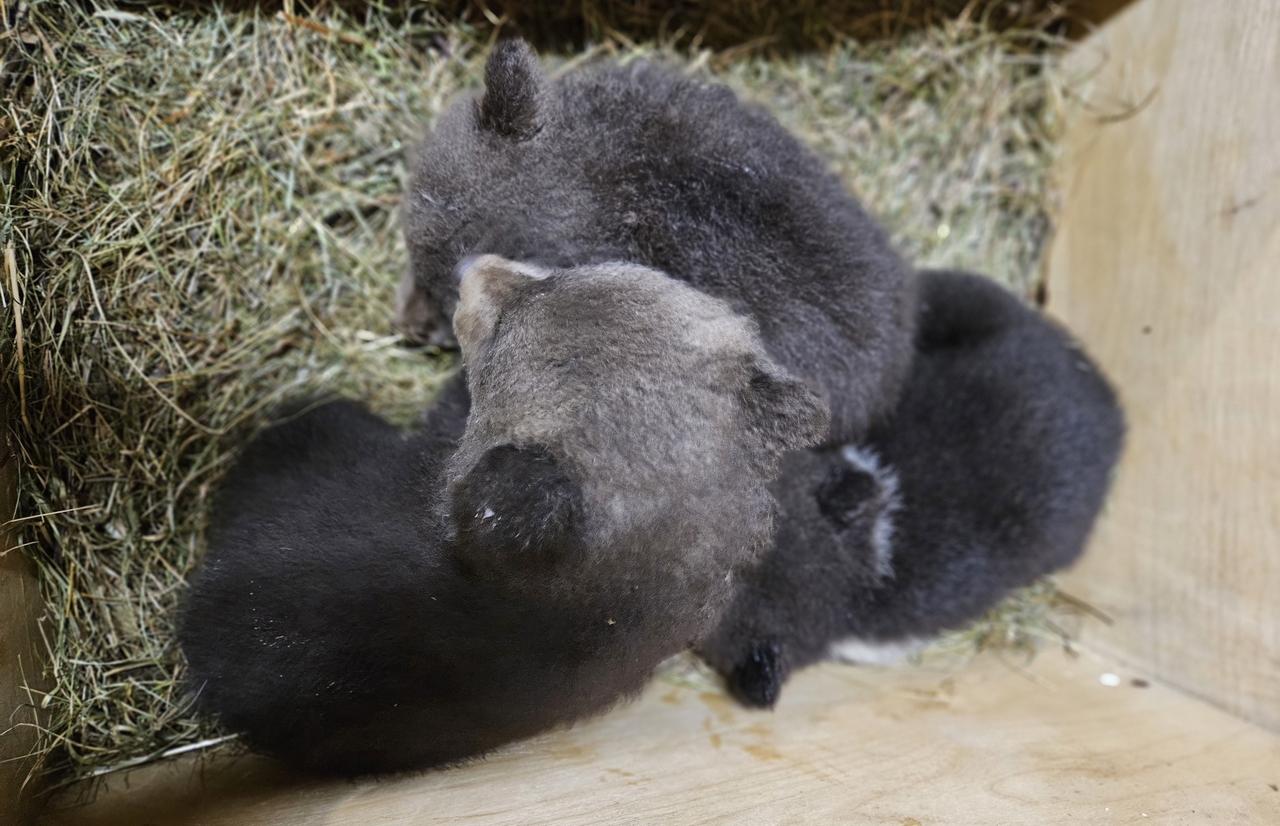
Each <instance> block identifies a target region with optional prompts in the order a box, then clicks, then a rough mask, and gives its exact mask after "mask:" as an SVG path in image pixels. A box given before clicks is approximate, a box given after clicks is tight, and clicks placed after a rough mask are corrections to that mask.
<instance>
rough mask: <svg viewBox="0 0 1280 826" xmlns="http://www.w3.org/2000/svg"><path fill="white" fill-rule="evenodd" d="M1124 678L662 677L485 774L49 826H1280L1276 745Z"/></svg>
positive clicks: (213, 774) (189, 798)
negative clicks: (773, 699) (1108, 681)
mask: <svg viewBox="0 0 1280 826" xmlns="http://www.w3.org/2000/svg"><path fill="white" fill-rule="evenodd" d="M1110 671H1111V669H1110V668H1109V667H1108V666H1105V665H1103V664H1101V663H1100V662H1099V661H1096V660H1094V659H1092V658H1091V657H1089V656H1088V655H1084V656H1082V657H1081V658H1080V659H1073V658H1071V657H1068V656H1067V655H1065V654H1063V653H1061V652H1059V651H1049V652H1045V653H1042V654H1041V655H1040V657H1039V658H1038V659H1037V660H1036V661H1035V662H1034V663H1032V664H1031V666H1030V667H1029V668H1028V669H1026V670H1021V669H1020V668H1015V667H1012V666H1011V665H1009V664H1006V663H1004V662H1001V661H998V660H997V659H995V658H994V657H984V658H982V659H980V660H978V661H976V662H974V663H972V664H970V665H969V667H967V668H964V669H961V670H959V671H958V672H955V673H948V672H947V671H944V670H935V669H923V668H917V667H901V668H897V669H859V668H854V667H851V666H837V665H830V666H822V667H820V668H818V669H814V670H810V671H808V672H805V673H803V674H801V675H800V676H799V677H798V678H797V679H796V680H794V681H793V682H792V683H791V684H790V685H789V686H788V688H787V690H786V692H785V693H784V696H783V701H782V703H781V706H780V707H779V709H778V710H777V711H776V712H772V713H770V712H749V711H745V710H743V709H740V708H739V707H737V706H735V705H734V704H733V703H732V702H731V701H730V700H728V699H727V698H726V697H725V696H724V695H722V694H720V693H719V692H718V691H711V690H708V689H707V687H706V686H697V685H695V686H687V685H680V684H678V683H675V682H672V681H659V682H657V683H655V684H654V685H653V686H651V688H650V690H649V691H648V692H647V693H646V694H645V695H644V697H643V698H642V699H641V700H640V701H639V702H637V703H635V704H633V705H630V706H626V707H623V708H621V709H617V710H615V711H614V712H613V713H611V714H609V715H607V716H605V717H603V718H601V719H598V720H594V721H591V722H589V723H586V724H583V725H580V726H578V727H576V728H574V729H572V730H569V731H565V732H559V733H556V734H552V735H549V736H546V737H543V738H540V739H537V740H534V741H531V742H528V743H525V744H521V745H519V746H516V747H513V748H511V749H508V750H507V751H504V752H502V753H499V754H497V755H494V756H493V757H491V758H489V759H488V760H486V761H484V762H481V763H476V764H473V765H470V766H464V767H460V768H456V769H450V770H447V771H440V772H434V773H425V774H420V775H416V776H408V777H402V778H399V779H393V780H384V781H360V782H336V783H327V784H322V783H314V782H307V781H301V780H296V779H290V778H289V777H287V776H286V775H284V774H283V773H282V772H280V771H279V770H277V769H274V768H273V767H271V766H270V764H268V763H266V762H265V761H261V760H259V759H256V758H240V759H238V760H234V761H230V762H222V763H219V762H217V761H215V762H214V763H213V764H212V765H210V766H207V767H205V768H204V769H203V771H202V770H201V769H200V768H199V765H198V763H196V762H194V761H179V762H176V763H172V764H170V765H167V766H161V767H158V768H151V769H143V770H139V771H135V772H134V773H133V774H132V775H131V776H127V777H124V778H119V777H118V778H115V779H114V780H113V781H112V782H111V783H110V785H109V788H108V791H107V793H106V794H105V795H104V796H102V797H100V798H99V800H98V802H97V803H96V804H94V805H92V806H89V807H82V808H71V809H64V810H63V811H62V812H61V813H55V814H51V815H50V816H49V817H48V819H47V821H46V823H47V824H48V826H71V824H84V826H93V825H94V824H98V826H105V825H107V824H110V826H124V824H129V825H130V826H133V824H148V823H154V824H166V826H168V825H170V824H172V826H183V825H184V824H188V825H189V824H207V825H208V826H253V824H278V825H279V826H291V825H292V824H297V825H298V826H301V824H308V826H310V824H371V825H375V826H392V825H393V824H394V825H395V826H400V825H402V824H403V826H408V824H421V823H433V824H453V823H459V824H461V823H466V824H522V825H524V824H557V826H559V825H561V824H565V825H569V824H594V823H609V824H623V823H662V824H684V823H722V824H733V825H734V826H739V824H772V823H813V824H831V823H884V824H894V826H906V825H908V824H917V825H918V824H931V823H947V824H965V823H973V824H991V823H1036V824H1053V823H1111V822H1115V823H1128V822H1133V823H1140V822H1141V823H1145V822H1151V823H1197V822H1210V821H1212V822H1218V823H1223V822H1225V823H1280V737H1277V736H1275V735H1273V734H1271V733H1269V732H1266V731H1264V730H1263V729H1261V728H1259V727H1257V726H1253V725H1251V724H1249V723H1247V722H1244V721H1242V720H1239V719H1237V718H1234V717H1231V716H1230V715H1227V714H1225V713H1224V712H1221V711H1219V710H1217V709H1215V708H1213V707H1212V706H1209V705H1208V704H1206V703H1202V702H1200V701H1197V700H1193V699H1190V698H1188V697H1186V696H1184V695H1182V694H1180V693H1178V692H1175V691H1173V690H1170V689H1167V688H1162V687H1159V686H1157V685H1147V686H1141V685H1135V684H1133V682H1132V679H1133V676H1132V675H1131V674H1127V673H1120V674H1117V675H1116V676H1117V677H1119V679H1120V684H1119V685H1117V686H1115V687H1107V686H1104V685H1102V684H1101V683H1100V682H1099V676H1100V675H1101V674H1103V673H1109V672H1110ZM71 802H72V800H71V799H69V798H64V799H63V800H61V801H60V803H61V805H63V806H67V805H69V804H70V803H71Z"/></svg>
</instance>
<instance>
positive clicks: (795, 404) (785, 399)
mask: <svg viewBox="0 0 1280 826" xmlns="http://www.w3.org/2000/svg"><path fill="white" fill-rule="evenodd" d="M741 394H742V401H743V406H744V407H745V408H746V411H747V416H748V417H749V419H750V422H751V428H752V430H753V431H754V432H757V433H759V434H761V435H762V436H763V437H764V439H765V442H766V444H767V445H768V446H769V447H771V448H773V449H774V450H776V451H778V452H782V451H785V450H797V449H799V448H802V447H809V446H811V445H815V444H817V443H818V442H820V441H822V440H823V439H824V438H826V435H827V429H828V428H829V427H830V425H831V411H830V409H829V408H828V407H827V404H826V402H824V401H823V400H822V399H820V398H818V395H817V394H816V393H814V392H813V390H811V389H810V388H809V386H808V385H807V384H805V383H804V382H803V381H801V380H800V379H798V378H796V377H795V376H792V375H791V374H790V373H788V372H787V371H785V370H783V369H782V368H781V367H779V366H778V365H776V364H774V363H773V362H771V361H768V360H767V359H762V358H752V359H751V362H750V364H749V365H748V369H747V383H746V386H745V387H744V388H743V389H742V391H741Z"/></svg>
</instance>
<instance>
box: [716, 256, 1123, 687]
mask: <svg viewBox="0 0 1280 826" xmlns="http://www.w3.org/2000/svg"><path fill="white" fill-rule="evenodd" d="M921 284H922V289H921V307H920V321H919V333H918V338H917V341H916V358H915V364H914V365H913V367H912V369H911V373H910V376H909V377H908V379H907V384H906V388H905V390H904V392H903V396H902V399H901V401H899V403H898V406H897V409H896V411H895V412H894V413H893V415H892V416H891V417H890V418H889V419H888V420H887V421H886V422H885V423H884V424H882V425H880V426H878V427H876V428H875V429H873V431H872V432H871V434H870V436H869V438H868V439H867V441H866V442H864V443H861V444H856V445H846V446H844V447H843V448H837V449H834V450H830V451H801V452H797V453H794V454H790V455H788V456H787V458H786V461H785V462H784V464H783V468H782V473H781V476H780V478H779V480H778V482H777V483H776V484H775V485H774V491H775V494H776V496H777V498H778V500H779V504H780V506H781V515H780V517H779V519H778V530H777V536H776V538H775V541H774V547H773V549H772V550H771V551H770V552H769V553H768V554H767V555H766V557H765V560H764V562H763V564H762V565H761V566H760V568H759V569H758V570H756V571H753V572H751V573H749V574H748V575H747V576H746V577H744V587H743V589H742V592H741V593H740V594H739V596H738V597H737V598H736V599H735V601H734V603H733V606H732V608H731V609H730V610H729V612H728V614H727V615H726V618H725V621H724V622H723V623H722V624H721V626H720V628H719V629H718V631H717V632H716V633H715V634H713V635H712V636H711V638H710V639H708V640H707V641H705V642H704V643H703V644H702V646H701V652H702V654H703V655H704V656H705V657H706V659H707V660H708V661H709V662H710V663H711V664H712V665H713V666H714V667H715V668H716V669H717V670H719V671H720V672H721V673H722V674H724V675H725V677H726V678H727V680H728V682H729V686H730V688H731V689H732V690H733V692H734V693H735V694H736V695H737V696H738V697H739V699H741V700H743V701H744V702H746V703H747V704H749V705H758V706H769V705H772V704H773V703H774V702H775V700H776V699H777V697H778V694H779V692H780V690H781V688H782V685H783V683H784V682H785V681H786V679H787V677H788V676H789V675H790V673H791V672H792V671H794V670H795V669H798V668H802V667H804V666H806V665H809V664H811V663H813V662H816V661H818V660H821V659H826V658H836V659H844V660H852V661H858V662H884V661H887V660H893V659H897V658H901V657H902V656H904V655H905V654H908V653H910V652H912V651H914V650H916V649H917V648H919V647H920V646H922V645H923V644H924V643H925V642H926V641H927V640H928V639H930V638H931V637H933V636H934V635H936V634H938V633H939V632H941V631H944V630H946V629H949V628H955V627H957V626H960V625H963V624H964V623H967V622H970V621H972V620H973V619H976V618H977V617H978V616H979V615H981V614H982V613H983V612H984V611H986V610H987V609H988V608H990V607H991V606H992V605H994V604H995V603H996V601H998V600H999V599H1000V598H1001V597H1003V596H1004V595H1005V594H1007V593H1008V592H1009V591H1010V590H1011V589H1013V588H1017V587H1020V586H1023V585H1028V584H1030V583H1031V582H1033V581H1034V580H1035V579H1036V578H1038V577H1040V576H1043V575H1045V574H1047V573H1050V572H1052V571H1055V570H1057V569H1059V568H1062V567H1064V566H1066V565H1069V564H1071V563H1072V562H1073V561H1075V559H1076V558H1077V557H1078V556H1079V555H1080V552H1081V551H1082V550H1083V549H1084V544H1085V540H1086V539H1087V538H1088V535H1089V531H1090V528H1091V527H1092V526H1093V522H1094V519H1095V518H1096V517H1097V515H1098V511H1099V510H1100V509H1101V507H1102V503H1103V500H1104V498H1105V496H1106V492H1107V488H1108V486H1109V483H1110V477H1111V470H1112V467H1113V466H1114V465H1115V462H1116V459H1117V457H1118V455H1119V452H1120V447H1121V442H1122V440H1123V435H1124V418H1123V415H1122V413H1121V410H1120V407H1119V404H1118V403H1117V400H1116V397H1115V394H1114V393H1113V391H1112V390H1111V387H1110V386H1109V385H1108V383H1107V381H1106V378H1105V377H1104V376H1103V375H1102V373H1101V371H1099V370H1098V368H1097V367H1096V366H1095V365H1094V364H1093V363H1092V362H1091V361H1090V360H1089V358H1088V356H1086V355H1085V354H1084V352H1082V351H1081V350H1080V348H1079V347H1078V345H1076V344H1075V342H1074V341H1072V339H1071V338H1070V336H1069V335H1067V333H1066V332H1065V331H1064V330H1062V329H1061V328H1059V327H1058V326H1057V325H1055V324H1053V323H1052V322H1050V321H1049V320H1047V319H1045V318H1043V317H1042V316H1040V315H1038V314H1037V313H1035V312H1034V311H1033V310H1031V309H1029V308H1027V307H1025V306H1023V305H1021V304H1020V303H1019V302H1018V300H1017V299H1016V298H1014V297H1013V296H1012V295H1010V294H1009V293H1008V292H1007V291H1006V290H1004V289H1003V288H1001V287H1000V286H998V285H996V284H995V283H993V282H991V281H989V280H987V279H983V278H980V277H978V276H973V275H967V274H963V273H950V272H926V273H923V274H922V280H921Z"/></svg>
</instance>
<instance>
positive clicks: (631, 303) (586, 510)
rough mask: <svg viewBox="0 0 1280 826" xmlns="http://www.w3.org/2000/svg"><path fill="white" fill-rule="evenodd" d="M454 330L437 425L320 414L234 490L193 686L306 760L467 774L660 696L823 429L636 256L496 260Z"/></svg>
mask: <svg viewBox="0 0 1280 826" xmlns="http://www.w3.org/2000/svg"><path fill="white" fill-rule="evenodd" d="M455 328H456V332H457V335H458V340H459V342H460V344H461V347H462V353H463V359H464V361H465V363H466V369H467V383H468V387H467V388H463V387H461V386H460V385H459V386H455V387H454V388H453V389H452V390H451V391H450V392H449V394H447V395H446V397H445V398H444V399H443V400H442V401H441V402H440V403H439V405H438V406H437V408H436V409H435V411H434V412H433V414H432V415H431V416H430V417H429V418H428V420H427V423H426V426H425V428H424V429H423V430H422V432H420V433H418V434H416V435H413V436H410V437H406V436H404V435H403V434H401V433H400V432H398V431H397V430H396V429H395V428H393V427H391V426H390V425H388V424H387V423H386V422H384V421H382V420H381V419H379V418H377V417H376V416H373V415H372V414H370V413H369V412H367V411H365V410H364V409H363V408H361V407H359V406H357V405H354V404H351V403H337V404H329V405H324V406H321V407H319V408H318V409H314V410H310V411H304V412H300V413H299V414H298V415H296V416H294V417H292V418H291V419H290V420H289V421H286V422H285V423H283V424H280V425H278V426H276V427H273V428H271V429H268V430H267V431H265V432H264V433H262V434H261V435H260V436H259V437H257V439H256V440H255V441H254V442H253V443H252V444H250V446H249V447H248V448H247V449H246V450H245V452H244V454H243V456H242V457H241V458H240V460H239V461H238V463H237V464H236V466H235V467H234V468H233V470H232V471H231V472H230V474H229V476H228V477H227V480H226V482H225V483H224V484H223V486H222V490H221V493H220V496H219V500H218V504H217V507H216V509H215V514H214V517H213V520H212V523H211V530H210V546H209V551H208V555H207V557H206V559H205V560H204V562H203V565H202V566H201V568H200V569H199V570H198V571H197V573H196V574H195V577H194V579H193V580H192V583H191V589H190V593H189V595H188V598H187V600H186V604H185V608H184V613H183V616H182V621H181V627H180V634H179V636H180V641H181V644H182V647H183V650H184V651H185V653H186V656H187V659H188V662H189V663H190V677H189V680H190V685H191V687H192V688H193V690H194V691H195V692H196V696H197V698H198V699H197V702H198V707H199V708H200V709H201V710H202V711H203V712H205V713H207V714H211V715H214V716H216V717H217V718H219V719H220V720H221V721H222V723H223V724H224V725H225V726H226V727H228V728H229V729H231V730H233V731H239V732H242V733H243V734H244V737H245V739H246V740H247V742H248V743H249V744H250V745H251V746H252V747H253V748H255V749H257V750H260V751H263V752H266V753H269V754H273V755H276V756H278V757H280V758H282V759H284V760H286V761H287V762H289V763H291V764H293V765H295V766H299V767H302V768H305V769H308V770H315V771H328V772H342V773H360V772H374V771H389V770H397V769H407V768H415V767H424V766H431V765H437V764H441V763H448V762H452V761H457V760H461V759H464V758H467V757H471V756H474V755H477V754H480V753H483V752H485V751H487V750H489V749H492V748H494V747H496V746H499V745H501V744H503V743H506V742H509V741H511V740H514V739H517V738H522V737H527V736H529V735H532V734H535V733H537V732H539V731H543V730H545V729H547V728H550V727H553V726H556V725H560V724H565V723H568V722H571V721H573V720H575V719H578V718H580V717H582V716H584V715H589V714H593V713H597V712H600V711H603V710H604V709H606V708H608V707H609V706H610V705H611V704H613V703H614V702H616V701H617V700H618V699H619V698H621V697H625V696H627V695H629V694H632V693H633V692H635V691H637V690H639V688H640V687H641V686H642V685H643V684H644V682H645V680H646V679H647V678H648V676H649V674H650V672H651V671H652V669H653V668H654V666H655V665H656V664H657V663H659V662H660V661H661V660H663V659H664V658H666V657H668V656H670V655H672V654H674V653H676V652H678V651H680V650H682V649H684V648H686V647H688V646H689V645H690V644H691V643H693V642H695V641H696V640H699V639H701V638H703V637H704V636H705V635H706V634H707V633H708V632H709V631H710V630H711V628H712V627H714V624H715V622H716V621H717V619H718V618H719V615H720V614H721V612H722V610H723V609H724V607H725V606H726V605H727V603H728V600H729V598H730V595H731V591H732V588H733V583H734V580H735V574H736V572H738V571H739V570H740V569H742V568H743V567H744V566H746V565H748V564H750V563H752V562H753V561H755V559H756V558H757V557H758V555H759V554H760V553H761V552H762V550H763V548H764V547H765V546H766V545H767V543H768V541H769V536H770V533H771V518H772V512H773V507H774V503H773V499H772V497H771V495H770V493H769V490H768V481H769V480H770V479H772V478H773V476H774V475H775V473H776V470H777V464H778V461H779V457H780V456H781V455H782V454H783V453H784V452H785V451H788V450H793V449H796V448H798V447H801V446H804V445H806V444H811V443H814V442H816V441H817V440H818V439H819V438H820V436H821V435H822V434H823V433H825V432H826V429H827V424H828V422H827V415H826V412H825V409H824V407H823V405H822V403H821V401H820V400H819V399H818V398H817V397H816V396H815V395H814V394H813V393H812V392H811V391H809V390H808V389H807V388H806V387H805V386H804V385H803V384H802V383H801V382H800V381H799V380H797V379H795V378H793V377H791V376H789V375H788V374H787V373H786V372H784V371H783V370H782V368H780V367H779V366H777V365H776V364H775V363H774V362H773V361H772V360H771V359H770V358H769V356H768V355H766V353H765V351H764V348H763V345H762V344H761V342H760V338H759V335H758V332H757V331H756V329H755V327H754V325H753V324H752V323H751V322H750V321H749V320H746V319H744V318H742V317H741V316H739V315H736V314H734V313H733V312H731V310H730V308H729V307H728V306H727V305H726V304H725V303H724V302H722V301H720V300H717V299H714V298H711V297H709V296H706V295H704V294H702V293H700V292H698V291H696V290H694V289H692V288H691V287H689V286H687V285H686V284H683V283H681V282H678V281H675V280H673V279H670V278H667V277H666V276H664V275H662V274H660V273H657V272H654V271H652V270H648V269H644V268H641V267H636V266H632V265H624V264H606V265H597V266H591V267H583V268H578V269H574V270H567V271H565V270H547V269H542V268H538V267H533V266H528V265H524V264H515V263H512V262H509V261H504V260H502V259H498V258H496V257H493V256H486V257H483V258H481V259H479V260H478V261H472V262H468V264H467V266H466V272H465V274H464V276H463V278H462V283H461V299H460V303H459V305H458V309H457V314H456V319H455ZM467 390H469V393H470V416H469V417H468V416H467V413H466V411H467V405H468V399H467V392H466V391H467ZM463 422H465V430H464V429H463V427H462V423H463Z"/></svg>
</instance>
